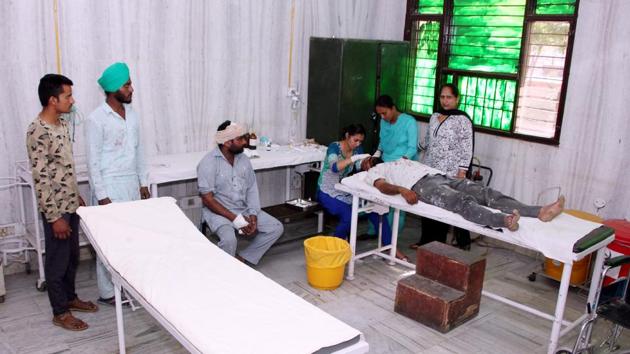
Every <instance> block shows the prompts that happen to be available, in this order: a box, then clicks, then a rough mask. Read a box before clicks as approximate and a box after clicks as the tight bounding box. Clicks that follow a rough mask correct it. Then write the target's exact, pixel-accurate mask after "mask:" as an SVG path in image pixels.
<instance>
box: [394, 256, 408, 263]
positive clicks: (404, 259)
mask: <svg viewBox="0 0 630 354" xmlns="http://www.w3.org/2000/svg"><path fill="white" fill-rule="evenodd" d="M396 258H397V259H400V260H401V261H405V262H409V257H407V256H404V257H402V258H400V257H396Z"/></svg>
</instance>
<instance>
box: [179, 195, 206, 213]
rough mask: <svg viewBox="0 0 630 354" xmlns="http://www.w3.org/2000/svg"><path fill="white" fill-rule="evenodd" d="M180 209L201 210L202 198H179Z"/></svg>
mask: <svg viewBox="0 0 630 354" xmlns="http://www.w3.org/2000/svg"><path fill="white" fill-rule="evenodd" d="M178 204H179V207H180V208H182V209H183V210H188V209H197V208H201V204H202V203H201V198H200V197H198V196H195V195H194V196H190V197H183V198H179V201H178Z"/></svg>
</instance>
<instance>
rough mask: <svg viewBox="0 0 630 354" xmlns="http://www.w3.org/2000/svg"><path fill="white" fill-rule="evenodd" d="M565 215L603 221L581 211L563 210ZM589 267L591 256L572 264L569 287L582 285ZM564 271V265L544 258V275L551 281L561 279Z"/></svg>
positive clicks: (598, 221)
mask: <svg viewBox="0 0 630 354" xmlns="http://www.w3.org/2000/svg"><path fill="white" fill-rule="evenodd" d="M564 212H565V213H567V214H569V215H572V216H575V217H576V218H580V219H584V220H588V221H592V222H597V223H602V222H603V221H604V220H603V219H602V218H600V217H599V216H597V215H593V214H589V213H587V212H585V211H581V210H565V211H564ZM590 265H591V255H588V256H586V257H584V258H582V259H580V260H579V261H577V262H575V263H573V268H571V280H570V281H569V282H570V283H571V285H573V286H577V285H581V284H584V283H585V282H586V280H587V278H588V271H589V269H590ZM563 269H564V264H562V263H561V262H558V261H556V260H555V259H551V258H545V274H547V276H549V277H550V278H552V279H555V280H557V281H560V279H561V278H562V270H563Z"/></svg>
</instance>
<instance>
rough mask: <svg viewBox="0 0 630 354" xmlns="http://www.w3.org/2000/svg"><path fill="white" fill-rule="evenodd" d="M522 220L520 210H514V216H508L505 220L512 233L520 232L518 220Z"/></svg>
mask: <svg viewBox="0 0 630 354" xmlns="http://www.w3.org/2000/svg"><path fill="white" fill-rule="evenodd" d="M520 218H521V214H520V213H519V212H518V210H516V209H514V210H512V214H510V215H508V216H506V217H505V219H504V225H505V227H506V228H507V229H508V230H510V231H516V230H518V219H520Z"/></svg>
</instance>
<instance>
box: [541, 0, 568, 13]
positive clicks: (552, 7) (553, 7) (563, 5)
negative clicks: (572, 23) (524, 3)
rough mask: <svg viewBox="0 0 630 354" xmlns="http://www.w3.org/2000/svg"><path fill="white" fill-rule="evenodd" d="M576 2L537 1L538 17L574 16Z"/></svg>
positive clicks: (562, 0) (559, 0)
mask: <svg viewBox="0 0 630 354" xmlns="http://www.w3.org/2000/svg"><path fill="white" fill-rule="evenodd" d="M575 1H576V0H537V1H536V14H537V15H573V14H575Z"/></svg>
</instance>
